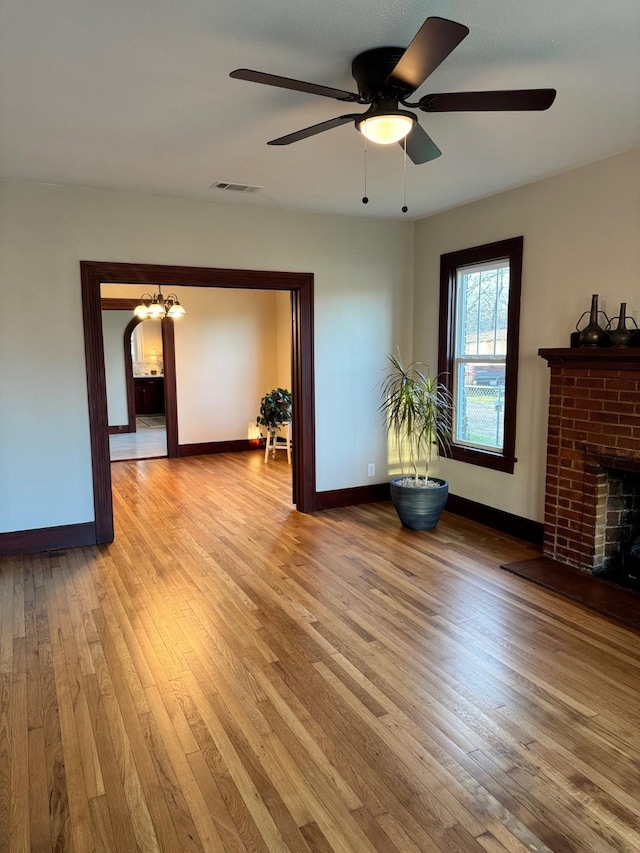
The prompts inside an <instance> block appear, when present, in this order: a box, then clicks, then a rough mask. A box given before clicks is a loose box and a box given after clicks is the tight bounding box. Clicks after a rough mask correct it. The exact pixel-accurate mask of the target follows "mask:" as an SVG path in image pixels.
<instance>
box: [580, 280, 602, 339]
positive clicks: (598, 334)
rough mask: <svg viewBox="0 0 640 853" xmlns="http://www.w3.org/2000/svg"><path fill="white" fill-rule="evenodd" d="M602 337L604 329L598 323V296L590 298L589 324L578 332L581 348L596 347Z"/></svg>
mask: <svg viewBox="0 0 640 853" xmlns="http://www.w3.org/2000/svg"><path fill="white" fill-rule="evenodd" d="M603 337H604V329H603V328H602V326H601V325H600V324H599V323H598V294H597V293H594V294H593V296H592V297H591V312H590V314H589V323H588V324H587V325H586V326H585V327H584V329H582V331H581V332H580V346H581V347H597V346H598V344H599V343H600V342H601V341H602V338H603Z"/></svg>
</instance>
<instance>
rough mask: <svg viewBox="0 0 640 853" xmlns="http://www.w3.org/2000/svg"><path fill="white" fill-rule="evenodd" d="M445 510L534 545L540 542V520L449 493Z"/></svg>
mask: <svg viewBox="0 0 640 853" xmlns="http://www.w3.org/2000/svg"><path fill="white" fill-rule="evenodd" d="M445 510H446V512H452V513H453V514H454V515H460V516H462V517H463V518H468V519H469V520H470V521H477V522H478V523H479V524H484V525H485V527H491V528H493V529H494V530H499V531H500V532H501V533H508V534H509V535H510V536H515V537H516V538H517V539H523V540H524V541H525V542H531V543H532V544H534V545H541V544H542V540H543V537H544V524H542V522H541V521H532V520H531V519H530V518H522V517H521V516H519V515H512V514H511V513H510V512H505V511H504V510H502V509H496V508H495V507H492V506H485V505H484V504H481V503H477V502H476V501H471V500H469V499H468V498H461V497H459V496H458V495H452V494H449V499H448V500H447V505H446V507H445Z"/></svg>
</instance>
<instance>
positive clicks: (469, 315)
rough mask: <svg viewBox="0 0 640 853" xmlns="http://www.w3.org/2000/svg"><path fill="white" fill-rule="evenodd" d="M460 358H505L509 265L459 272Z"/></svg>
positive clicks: (495, 264)
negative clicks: (494, 356) (474, 356)
mask: <svg viewBox="0 0 640 853" xmlns="http://www.w3.org/2000/svg"><path fill="white" fill-rule="evenodd" d="M456 289H457V293H456V315H457V316H456V326H457V330H458V334H457V336H456V337H457V342H458V346H457V348H458V355H463V354H464V355H498V354H499V355H505V354H506V352H507V318H508V308H509V262H508V260H503V261H497V262H496V261H494V262H492V263H491V264H482V265H475V266H473V267H462V268H461V269H459V270H458V276H457V288H456Z"/></svg>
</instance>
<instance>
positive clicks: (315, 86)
mask: <svg viewBox="0 0 640 853" xmlns="http://www.w3.org/2000/svg"><path fill="white" fill-rule="evenodd" d="M229 77H234V78H235V79H236V80H248V81H249V82H250V83H264V84H265V85H266V86H278V87H279V88H280V89H294V90H295V91H296V92H308V93H309V94H310V95H322V96H323V97H324V98H333V99H334V100H336V101H357V100H358V98H359V95H356V94H355V93H354V92H347V91H345V90H344V89H333V88H332V87H331V86H321V85H320V84H319V83H306V82H305V81H304V80H293V79H292V78H291V77H279V76H278V75H277V74H265V73H264V72H262V71H251V70H250V69H249V68H238V69H236V70H235V71H232V72H231V73H230V74H229Z"/></svg>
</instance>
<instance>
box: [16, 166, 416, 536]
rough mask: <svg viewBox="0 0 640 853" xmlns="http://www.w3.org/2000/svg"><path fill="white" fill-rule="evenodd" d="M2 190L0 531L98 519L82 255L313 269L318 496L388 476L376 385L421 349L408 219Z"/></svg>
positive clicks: (22, 187)
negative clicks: (407, 352)
mask: <svg viewBox="0 0 640 853" xmlns="http://www.w3.org/2000/svg"><path fill="white" fill-rule="evenodd" d="M0 193H1V196H0V233H2V237H3V248H2V253H0V288H1V292H0V298H1V299H2V305H3V314H2V319H1V321H0V322H2V330H1V333H0V364H2V365H3V370H1V371H0V407H1V412H0V532H7V531H14V530H23V529H25V530H26V529H31V528H40V527H50V526H56V525H63V524H76V523H82V522H87V521H92V520H93V517H94V513H93V492H92V480H91V454H90V443H89V419H88V410H87V391H86V376H85V366H84V341H83V332H82V305H81V298H80V275H79V261H80V260H100V261H122V262H129V263H136V262H137V263H156V264H176V265H189V266H217V267H231V268H233V267H235V268H243V269H264V270H283V271H296V272H312V273H314V275H315V367H316V413H317V417H316V460H317V487H318V489H319V490H325V489H339V488H345V487H350V486H359V485H365V484H367V483H368V482H370V481H369V480H367V476H366V466H367V462H377V463H378V472H379V473H380V472H381V471H382V470H383V462H384V459H385V438H384V434H383V430H382V429H381V425H380V419H379V416H378V413H377V407H378V393H377V388H376V385H377V382H378V380H379V376H380V373H381V371H382V368H383V365H384V359H385V355H386V353H387V352H389V351H391V350H392V349H393V347H394V345H395V344H396V342H398V341H403V340H408V339H409V338H410V333H411V306H412V264H413V226H412V225H411V223H408V222H396V221H393V222H389V221H384V220H371V219H363V218H362V219H361V218H357V217H338V216H328V215H323V214H302V213H300V212H298V211H296V212H289V211H283V210H277V209H270V210H264V209H262V208H258V207H249V206H246V207H245V206H241V205H234V204H214V203H207V202H201V201H192V200H185V199H178V198H169V197H162V196H154V195H145V194H138V193H126V192H118V191H111V190H100V189H91V188H83V187H72V186H55V185H50V184H39V183H35V182H26V181H18V180H8V181H3V182H2V183H1V184H0ZM45 305H46V310H45ZM4 366H10V369H7V368H5V367H4ZM43 412H46V415H47V416H46V418H44V417H43ZM52 435H55V442H52V441H51V436H52ZM336 436H338V437H339V440H338V441H336ZM379 479H384V476H380V478H379Z"/></svg>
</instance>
